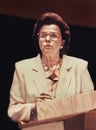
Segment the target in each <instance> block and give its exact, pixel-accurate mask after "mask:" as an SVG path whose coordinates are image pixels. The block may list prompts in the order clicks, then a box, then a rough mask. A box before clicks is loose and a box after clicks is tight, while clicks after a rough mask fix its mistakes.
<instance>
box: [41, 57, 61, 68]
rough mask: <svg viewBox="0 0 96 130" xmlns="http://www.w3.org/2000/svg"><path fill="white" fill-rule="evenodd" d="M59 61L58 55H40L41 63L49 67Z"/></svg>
mask: <svg viewBox="0 0 96 130" xmlns="http://www.w3.org/2000/svg"><path fill="white" fill-rule="evenodd" d="M59 61H60V57H59V55H58V56H45V55H42V63H43V64H45V65H46V66H48V68H51V67H52V66H54V65H57V64H58V63H59Z"/></svg>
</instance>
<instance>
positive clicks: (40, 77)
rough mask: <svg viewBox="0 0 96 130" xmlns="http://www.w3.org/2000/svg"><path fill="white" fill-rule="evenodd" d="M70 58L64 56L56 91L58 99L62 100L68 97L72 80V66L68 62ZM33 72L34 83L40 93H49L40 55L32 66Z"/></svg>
mask: <svg viewBox="0 0 96 130" xmlns="http://www.w3.org/2000/svg"><path fill="white" fill-rule="evenodd" d="M68 59H69V58H68V56H66V55H64V56H63V61H62V65H61V70H60V77H59V81H58V85H57V90H56V97H57V98H61V97H64V96H66V93H67V90H68V87H69V84H70V81H71V78H72V73H71V71H72V64H70V60H68ZM32 71H33V74H34V82H35V84H36V85H37V87H38V90H39V92H40V93H43V92H46V93H48V90H47V81H46V78H45V73H44V70H43V66H42V62H41V58H40V55H38V56H37V57H36V58H35V60H34V63H33V65H32Z"/></svg>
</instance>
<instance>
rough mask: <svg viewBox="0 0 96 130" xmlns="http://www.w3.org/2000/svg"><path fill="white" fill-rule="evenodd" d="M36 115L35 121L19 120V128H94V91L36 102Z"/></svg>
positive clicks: (95, 98) (95, 106) (95, 100)
mask: <svg viewBox="0 0 96 130" xmlns="http://www.w3.org/2000/svg"><path fill="white" fill-rule="evenodd" d="M51 106H52V107H51ZM37 115H38V120H37V121H32V122H28V123H22V122H19V128H20V129H21V130H96V91H92V92H86V93H82V94H77V95H75V96H70V97H65V98H64V99H56V100H52V101H48V102H44V103H43V102H41V103H38V104H37Z"/></svg>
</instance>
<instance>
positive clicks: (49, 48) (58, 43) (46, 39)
mask: <svg viewBox="0 0 96 130" xmlns="http://www.w3.org/2000/svg"><path fill="white" fill-rule="evenodd" d="M38 35H39V46H40V49H41V52H42V53H43V54H48V53H52V54H55V53H56V54H57V53H58V54H59V50H60V49H61V48H62V47H63V42H64V40H63V39H62V35H61V31H60V28H59V27H58V26H57V25H55V24H51V25H43V26H42V27H41V29H40V31H39V34H38Z"/></svg>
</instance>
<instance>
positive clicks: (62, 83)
mask: <svg viewBox="0 0 96 130" xmlns="http://www.w3.org/2000/svg"><path fill="white" fill-rule="evenodd" d="M71 71H72V65H71V64H70V61H68V59H67V56H66V55H64V57H63V62H62V66H61V70H60V77H59V81H58V85H57V91H56V98H62V97H64V96H66V93H67V90H68V88H69V85H70V81H71V79H72V72H71Z"/></svg>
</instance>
